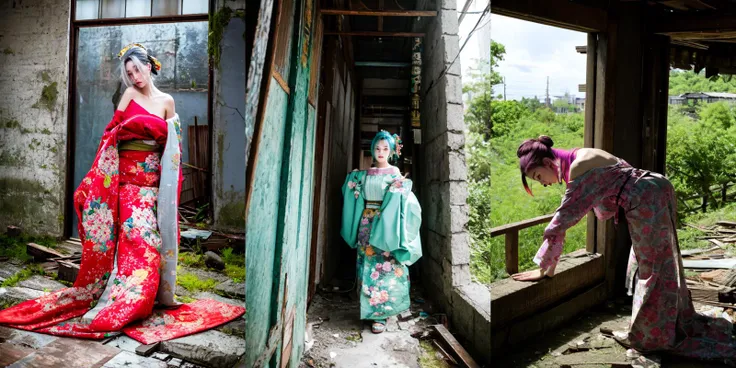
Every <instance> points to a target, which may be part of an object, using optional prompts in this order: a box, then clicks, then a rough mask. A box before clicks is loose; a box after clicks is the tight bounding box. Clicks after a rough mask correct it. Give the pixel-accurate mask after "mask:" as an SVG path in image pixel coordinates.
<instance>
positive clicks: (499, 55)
mask: <svg viewBox="0 0 736 368" xmlns="http://www.w3.org/2000/svg"><path fill="white" fill-rule="evenodd" d="M505 54H506V47H505V46H504V45H502V44H500V43H498V42H496V41H493V40H491V76H490V79H491V86H495V85H496V84H499V83H501V82H503V77H502V76H501V73H499V72H497V71H495V69H496V68H498V62H499V61H503V56H504V55H505Z"/></svg>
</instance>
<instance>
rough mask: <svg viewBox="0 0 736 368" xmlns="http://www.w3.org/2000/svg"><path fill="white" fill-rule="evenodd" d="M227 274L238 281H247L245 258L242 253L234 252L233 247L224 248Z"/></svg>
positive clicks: (223, 258)
mask: <svg viewBox="0 0 736 368" xmlns="http://www.w3.org/2000/svg"><path fill="white" fill-rule="evenodd" d="M222 260H223V261H224V262H225V274H226V275H227V276H228V277H229V278H231V279H233V281H235V282H236V283H240V282H244V281H245V259H244V258H243V255H242V254H233V249H232V248H226V249H223V250H222Z"/></svg>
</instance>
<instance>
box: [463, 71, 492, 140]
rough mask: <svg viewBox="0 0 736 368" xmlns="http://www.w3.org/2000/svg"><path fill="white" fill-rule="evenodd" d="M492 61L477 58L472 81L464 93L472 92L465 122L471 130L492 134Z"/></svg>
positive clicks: (471, 73)
mask: <svg viewBox="0 0 736 368" xmlns="http://www.w3.org/2000/svg"><path fill="white" fill-rule="evenodd" d="M491 64H492V63H491V62H490V61H488V60H476V65H475V66H474V67H472V68H470V73H469V74H470V82H469V83H466V84H465V85H464V86H463V93H468V92H469V93H470V94H471V96H472V97H471V99H470V101H469V102H468V104H467V110H466V112H465V122H466V124H468V126H469V127H470V130H472V131H475V132H479V133H481V134H483V135H484V136H486V135H487V136H490V132H491V127H492V122H491V92H492V91H491V85H492V83H493V72H492V71H491Z"/></svg>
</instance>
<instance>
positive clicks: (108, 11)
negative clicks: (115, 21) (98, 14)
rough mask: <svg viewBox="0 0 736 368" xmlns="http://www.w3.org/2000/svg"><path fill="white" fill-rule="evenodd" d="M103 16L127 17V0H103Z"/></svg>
mask: <svg viewBox="0 0 736 368" xmlns="http://www.w3.org/2000/svg"><path fill="white" fill-rule="evenodd" d="M102 17H103V18H125V0H102Z"/></svg>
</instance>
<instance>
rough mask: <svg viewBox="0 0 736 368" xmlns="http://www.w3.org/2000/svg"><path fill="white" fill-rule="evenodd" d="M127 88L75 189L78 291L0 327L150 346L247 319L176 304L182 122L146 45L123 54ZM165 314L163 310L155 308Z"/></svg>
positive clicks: (27, 308) (8, 316)
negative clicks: (158, 83)
mask: <svg viewBox="0 0 736 368" xmlns="http://www.w3.org/2000/svg"><path fill="white" fill-rule="evenodd" d="M118 58H119V59H120V60H121V61H122V65H121V74H122V79H123V81H124V82H125V84H126V86H127V89H126V91H125V93H124V94H123V96H122V98H121V100H120V103H119V105H118V109H117V110H116V111H115V114H114V116H113V118H112V121H111V122H110V123H109V124H108V125H107V127H106V128H105V132H104V134H103V136H102V140H101V142H100V146H99V148H98V150H97V155H96V157H95V161H94V163H93V164H92V168H91V169H90V171H89V173H88V174H87V175H86V176H85V177H84V179H83V180H82V183H81V184H80V185H79V187H78V188H77V190H76V191H75V192H74V208H75V210H76V212H77V216H78V218H79V237H80V239H81V241H82V263H81V265H80V269H79V274H78V276H77V279H76V281H75V282H74V286H73V287H71V288H66V289H62V290H58V291H56V292H52V293H49V294H47V295H45V296H43V297H41V298H38V299H35V300H29V301H26V302H23V303H20V304H18V305H16V306H14V307H11V308H8V309H5V310H3V311H0V324H5V325H8V326H11V327H15V328H20V329H25V330H33V331H35V332H42V333H49V334H53V335H61V336H75V337H82V338H103V337H107V336H112V335H115V334H119V333H120V332H124V333H125V334H127V335H129V336H131V337H132V338H134V339H136V340H138V341H140V342H142V343H144V344H150V343H153V342H157V341H162V340H169V339H172V338H176V337H180V336H184V335H188V334H191V333H195V332H198V331H202V330H206V329H208V328H211V327H215V326H217V325H220V324H223V323H225V322H228V321H230V320H233V319H235V318H237V317H238V316H240V315H242V314H243V313H245V309H244V308H242V307H237V306H231V305H228V304H225V303H221V302H217V301H213V300H199V301H197V302H194V303H191V304H180V303H177V302H176V301H175V300H174V290H175V289H176V263H177V251H178V245H179V228H178V221H177V220H178V212H177V207H178V203H179V193H180V191H181V189H180V188H181V181H182V175H181V167H180V163H181V148H180V140H181V138H180V123H179V116H178V115H177V114H176V111H175V110H174V108H175V106H174V100H173V98H172V97H171V96H170V95H168V94H166V93H163V92H161V91H160V90H158V89H157V88H156V87H155V86H154V84H153V77H152V75H156V74H158V71H159V70H160V69H161V64H160V63H159V62H158V60H156V59H155V58H154V57H153V56H151V55H149V54H148V52H147V50H146V49H145V48H144V47H143V46H142V45H140V44H131V45H128V46H126V47H125V48H123V49H122V50H120V53H119V54H118ZM155 305H158V306H160V307H162V308H161V309H159V310H154V309H153V308H154V306H155Z"/></svg>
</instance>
